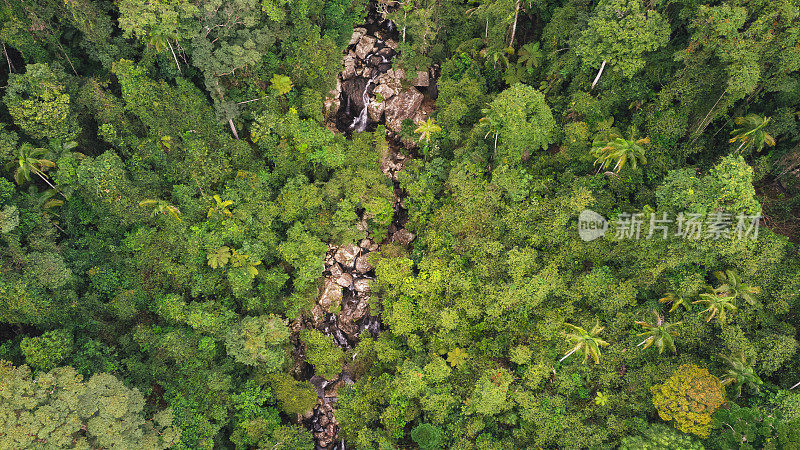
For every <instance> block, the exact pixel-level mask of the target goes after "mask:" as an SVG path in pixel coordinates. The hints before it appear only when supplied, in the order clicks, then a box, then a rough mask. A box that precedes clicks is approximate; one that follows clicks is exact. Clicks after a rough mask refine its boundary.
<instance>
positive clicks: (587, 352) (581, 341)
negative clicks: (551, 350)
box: [559, 321, 609, 364]
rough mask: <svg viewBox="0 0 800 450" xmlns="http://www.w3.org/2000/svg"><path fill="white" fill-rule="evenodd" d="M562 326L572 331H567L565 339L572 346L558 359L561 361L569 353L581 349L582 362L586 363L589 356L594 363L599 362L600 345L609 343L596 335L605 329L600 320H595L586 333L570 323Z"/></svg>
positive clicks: (603, 345) (605, 345)
mask: <svg viewBox="0 0 800 450" xmlns="http://www.w3.org/2000/svg"><path fill="white" fill-rule="evenodd" d="M564 326H566V327H567V328H569V329H571V330H572V331H573V332H572V333H567V335H566V337H567V341H569V342H570V343H571V344H572V345H573V347H572V350H570V351H569V352H568V353H567V354H566V355H564V357H563V358H561V359H560V360H559V362H560V361H563V360H565V359H567V358H568V357H569V356H570V355H572V354H573V353H575V352H577V351H581V352H582V353H583V362H584V364H585V363H586V360H587V359H589V357H590V356H591V357H592V359H593V360H594V363H595V364H600V347H607V346H608V345H609V344H608V342H606V341H604V340H602V339H600V338H599V337H597V335H598V334H600V332H601V331H603V330H604V329H605V327H601V326H600V322H599V321H598V322H596V323H595V325H594V327H593V328H592V330H591V331H589V332H588V333H587V332H586V330H584V329H583V328H581V327H579V326H577V325H573V324H571V323H565V324H564Z"/></svg>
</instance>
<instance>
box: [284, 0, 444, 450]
mask: <svg viewBox="0 0 800 450" xmlns="http://www.w3.org/2000/svg"><path fill="white" fill-rule="evenodd" d="M376 6H377V5H376V4H375V3H370V5H369V13H368V15H367V17H366V20H365V23H364V24H363V25H362V26H360V27H357V28H355V29H354V30H353V35H352V38H351V40H350V44H349V46H348V48H347V50H346V51H345V53H344V55H343V59H342V72H341V73H340V75H339V77H338V80H337V86H336V89H334V90H332V91H331V92H330V96H329V98H328V99H326V101H325V113H326V120H327V121H328V125H329V127H330V128H332V129H334V128H335V129H336V130H337V131H338V132H341V133H343V134H345V135H347V136H349V135H351V134H352V133H353V132H361V131H374V130H375V129H376V127H377V125H379V124H384V125H385V126H386V131H387V136H388V138H389V141H390V146H389V148H390V152H389V153H388V154H387V155H386V156H385V157H384V158H383V160H382V161H381V170H382V171H383V173H384V174H385V175H386V176H387V177H389V178H390V179H391V180H392V182H393V184H394V208H395V214H394V220H393V222H392V224H391V226H390V227H389V233H388V235H387V237H386V238H385V239H383V240H382V241H380V242H376V241H373V240H372V239H371V238H370V237H368V238H366V239H363V240H362V241H360V242H357V243H355V242H354V243H351V244H347V245H344V246H341V247H337V246H334V245H329V248H328V252H327V254H326V256H325V270H324V272H323V276H324V284H323V285H322V288H321V289H320V292H319V295H318V297H317V303H316V305H315V306H314V307H313V309H312V311H311V314H310V316H307V317H302V318H300V319H298V320H296V321H295V322H294V323H292V330H293V338H292V341H293V342H294V343H295V348H294V361H295V368H294V369H295V370H294V373H299V374H303V375H301V377H302V378H303V379H307V380H309V381H310V382H311V384H312V385H313V386H314V387H315V388H316V390H317V393H318V395H319V398H318V400H317V405H316V406H315V407H314V408H313V410H311V411H309V412H307V413H306V414H305V415H303V416H300V417H298V418H297V420H298V422H300V423H302V424H303V425H305V426H306V427H307V428H308V429H310V430H311V431H312V433H313V435H314V440H315V441H316V445H317V449H326V450H327V449H345V448H346V443H345V442H344V440H343V439H342V438H341V436H340V433H339V423H338V422H337V420H336V418H335V409H336V401H337V398H338V389H339V388H340V387H342V386H344V385H346V384H350V383H353V382H354V379H353V377H354V375H353V373H352V369H351V367H349V365H348V364H344V365H343V366H342V371H341V373H340V374H339V375H338V376H337V377H336V378H334V379H325V378H324V377H322V376H320V375H319V374H316V373H313V369H312V368H311V366H310V365H308V364H307V363H305V362H304V352H305V349H304V348H303V345H302V343H301V341H300V339H299V333H300V331H301V330H303V329H310V328H316V329H317V330H320V331H322V332H323V333H325V334H326V335H329V336H331V337H332V338H333V340H334V342H335V343H336V344H337V345H338V346H339V347H341V348H342V349H345V350H349V349H352V348H353V347H354V346H355V345H356V344H357V343H358V336H359V335H360V334H361V333H362V332H363V331H364V330H366V331H368V332H370V333H371V334H372V335H373V336H377V335H378V333H380V332H381V330H382V328H383V324H382V322H381V311H380V307H379V306H378V307H377V309H373V307H372V306H370V281H372V280H374V279H375V271H374V268H373V267H372V265H371V264H370V262H369V254H370V253H371V252H375V251H378V250H379V249H380V248H381V246H382V245H383V244H386V243H396V244H399V245H403V246H409V245H411V243H412V241H413V240H414V237H415V236H414V235H413V234H412V233H410V232H409V231H407V230H406V229H405V228H404V224H405V222H406V220H407V214H406V210H405V208H404V206H403V198H404V197H405V193H404V192H403V191H402V189H400V187H399V183H398V182H397V173H398V172H399V171H400V170H402V168H403V166H404V163H405V160H406V158H407V156H405V154H404V152H403V151H402V150H403V149H404V148H406V147H408V148H411V147H412V146H413V145H414V143H413V142H409V141H408V140H402V139H400V137H399V133H400V131H401V125H402V122H403V121H404V120H405V119H410V120H412V121H413V122H414V123H415V124H419V123H422V122H423V121H425V120H426V119H427V116H428V115H429V114H430V113H431V112H432V111H433V101H434V100H435V97H436V82H435V75H436V72H435V68H433V69H430V70H427V71H418V72H417V74H416V76H414V77H409V78H412V80H411V81H409V80H406V74H405V73H404V71H403V70H401V69H394V68H392V58H394V57H395V56H396V55H397V54H398V53H397V48H398V38H399V33H398V31H397V30H396V27H395V26H394V23H392V21H391V20H387V19H385V18H384V17H383V16H382V15H381V14H380V13H378V11H377V7H376ZM406 153H407V152H406ZM362 222H363V223H366V222H365V221H362ZM367 231H368V230H367ZM368 235H369V236H371V234H369V233H368ZM372 304H373V305H379V304H380V303H379V302H372Z"/></svg>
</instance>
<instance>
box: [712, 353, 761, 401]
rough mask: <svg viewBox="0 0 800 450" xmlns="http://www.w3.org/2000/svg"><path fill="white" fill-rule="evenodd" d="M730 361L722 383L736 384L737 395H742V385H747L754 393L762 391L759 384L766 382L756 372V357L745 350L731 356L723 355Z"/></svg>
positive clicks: (724, 358)
mask: <svg viewBox="0 0 800 450" xmlns="http://www.w3.org/2000/svg"><path fill="white" fill-rule="evenodd" d="M722 359H723V360H724V361H725V362H726V363H728V371H727V372H726V373H725V378H723V379H722V385H723V386H727V385H729V384H734V383H735V384H736V397H737V398H739V397H741V396H742V386H744V385H746V386H747V387H748V388H750V389H751V390H752V391H753V392H754V393H758V392H760V388H759V386H760V385H762V384H764V382H763V381H761V378H759V377H758V375H756V373H755V369H754V368H753V366H755V364H756V360H755V358H754V357H751V358H748V357H747V356H745V354H744V352H739V353H736V354H734V355H731V356H722Z"/></svg>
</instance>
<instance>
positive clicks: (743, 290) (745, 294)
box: [713, 269, 761, 306]
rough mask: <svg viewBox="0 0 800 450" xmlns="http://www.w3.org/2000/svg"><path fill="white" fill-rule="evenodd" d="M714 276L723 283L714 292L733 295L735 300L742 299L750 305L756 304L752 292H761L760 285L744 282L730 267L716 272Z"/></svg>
mask: <svg viewBox="0 0 800 450" xmlns="http://www.w3.org/2000/svg"><path fill="white" fill-rule="evenodd" d="M714 276H715V277H716V278H717V280H718V281H719V282H720V283H722V284H720V285H719V286H717V287H716V288H714V289H713V292H714V293H716V294H719V295H724V296H731V297H733V298H734V300H738V299H740V298H741V299H742V300H744V301H745V302H747V304H748V305H751V306H752V305H755V304H756V299H755V297H753V295H752V294H759V293H761V288H760V287H759V286H750V285H748V284H745V283H742V281H741V279H740V278H739V276H738V275H736V272H735V271H733V270H730V269H726V270H724V271H716V272H714Z"/></svg>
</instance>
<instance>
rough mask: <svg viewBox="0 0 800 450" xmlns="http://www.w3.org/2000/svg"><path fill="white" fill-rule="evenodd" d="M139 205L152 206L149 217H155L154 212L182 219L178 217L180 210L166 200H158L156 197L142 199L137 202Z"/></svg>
mask: <svg viewBox="0 0 800 450" xmlns="http://www.w3.org/2000/svg"><path fill="white" fill-rule="evenodd" d="M139 206H152V207H153V213H152V214H151V215H150V217H155V215H156V214H164V215H170V216H172V217H173V218H175V219H178V220H179V221H182V220H181V217H180V214H181V210H180V209H178V208H177V207H176V206H174V205H171V204H170V203H168V202H165V201H164V200H158V199H155V200H154V199H147V200H142V201H140V202H139Z"/></svg>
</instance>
